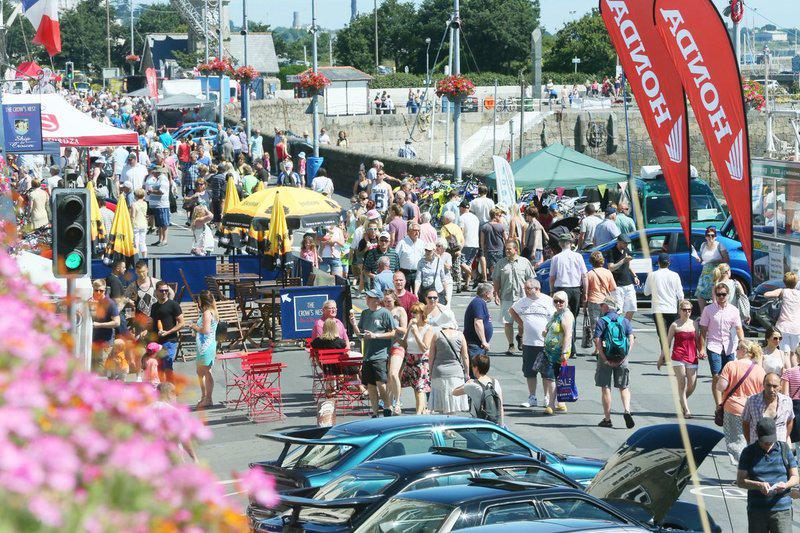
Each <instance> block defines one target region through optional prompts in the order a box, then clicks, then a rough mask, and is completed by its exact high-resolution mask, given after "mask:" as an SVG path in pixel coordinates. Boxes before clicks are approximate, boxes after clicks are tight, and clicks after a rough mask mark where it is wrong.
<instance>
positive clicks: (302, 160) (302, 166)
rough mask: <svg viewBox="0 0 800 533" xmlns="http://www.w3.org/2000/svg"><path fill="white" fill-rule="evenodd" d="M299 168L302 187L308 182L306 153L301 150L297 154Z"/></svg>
mask: <svg viewBox="0 0 800 533" xmlns="http://www.w3.org/2000/svg"><path fill="white" fill-rule="evenodd" d="M297 170H298V174H300V183H301V187H303V186H305V184H306V153H305V152H300V153H299V154H297Z"/></svg>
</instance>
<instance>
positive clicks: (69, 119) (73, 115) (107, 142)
mask: <svg viewBox="0 0 800 533" xmlns="http://www.w3.org/2000/svg"><path fill="white" fill-rule="evenodd" d="M3 104H42V138H43V139H44V140H45V141H57V142H59V143H61V146H136V145H138V144H139V136H138V135H137V134H136V132H135V131H131V130H124V129H122V128H115V127H114V126H110V125H108V124H103V123H102V122H98V121H96V120H95V119H93V118H92V117H90V116H89V115H87V114H86V113H83V112H82V111H79V110H78V109H76V108H74V107H73V106H71V105H70V104H69V103H68V102H67V101H66V100H64V98H63V97H62V96H61V95H58V94H7V93H4V94H3Z"/></svg>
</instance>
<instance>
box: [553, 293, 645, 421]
mask: <svg viewBox="0 0 800 533" xmlns="http://www.w3.org/2000/svg"><path fill="white" fill-rule="evenodd" d="M553 300H554V301H555V298H554V299H553ZM601 310H602V312H603V316H602V317H600V320H598V321H597V325H595V327H594V342H595V346H596V349H597V353H598V355H599V358H598V359H597V370H596V371H595V375H594V384H595V385H596V386H597V387H600V389H601V399H602V403H603V420H601V421H600V423H599V424H598V426H600V427H604V428H610V427H613V425H612V423H611V387H612V386H613V387H614V388H616V389H618V390H619V395H620V398H621V399H622V408H623V409H624V412H623V415H622V416H623V418H624V419H625V427H627V428H628V429H631V428H633V426H634V421H633V416H632V415H631V393H630V389H629V384H630V383H629V382H630V370H629V369H628V355H629V354H630V350H631V348H632V347H633V328H632V327H631V323H630V321H629V320H628V319H627V318H625V317H623V316H620V315H618V314H617V301H616V300H615V299H614V298H608V299H606V301H605V302H603V306H602V308H601Z"/></svg>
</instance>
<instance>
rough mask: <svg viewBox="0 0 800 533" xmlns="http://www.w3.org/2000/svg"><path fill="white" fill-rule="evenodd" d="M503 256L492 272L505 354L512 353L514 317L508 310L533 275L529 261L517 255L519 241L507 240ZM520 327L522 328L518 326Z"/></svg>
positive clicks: (519, 343)
mask: <svg viewBox="0 0 800 533" xmlns="http://www.w3.org/2000/svg"><path fill="white" fill-rule="evenodd" d="M504 250H505V257H503V258H502V259H500V260H499V261H498V262H497V264H496V265H495V267H494V269H493V272H492V283H493V285H494V299H495V303H496V304H498V305H499V306H500V309H501V312H502V317H503V329H504V331H505V334H506V340H507V341H508V350H507V351H506V355H513V353H514V339H515V337H514V319H513V318H512V316H511V314H510V313H509V310H510V309H511V306H512V305H514V302H516V301H517V300H519V299H520V298H522V297H523V296H524V295H525V289H524V285H525V282H526V281H527V280H529V279H532V278H533V277H534V272H533V267H532V266H531V262H530V261H528V260H527V259H525V258H524V257H522V256H521V255H519V243H518V242H517V241H515V240H511V239H509V240H507V241H506V243H505V246H504ZM520 329H522V328H520ZM516 341H517V349H519V350H522V331H518V334H517V336H516Z"/></svg>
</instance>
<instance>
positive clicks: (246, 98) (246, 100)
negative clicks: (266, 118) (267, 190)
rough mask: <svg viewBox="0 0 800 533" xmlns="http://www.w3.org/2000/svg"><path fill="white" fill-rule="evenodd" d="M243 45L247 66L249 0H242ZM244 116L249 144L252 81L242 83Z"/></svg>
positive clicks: (248, 142)
mask: <svg viewBox="0 0 800 533" xmlns="http://www.w3.org/2000/svg"><path fill="white" fill-rule="evenodd" d="M242 47H243V48H244V53H243V54H242V56H243V57H242V59H244V65H245V66H247V0H242ZM242 115H243V116H242V118H244V128H245V135H246V136H247V144H248V146H249V145H250V82H249V81H246V82H244V83H243V84H242ZM248 149H249V148H248Z"/></svg>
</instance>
